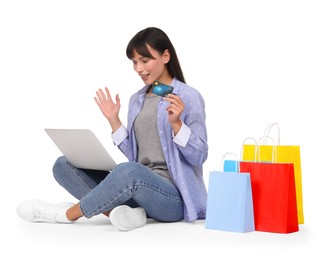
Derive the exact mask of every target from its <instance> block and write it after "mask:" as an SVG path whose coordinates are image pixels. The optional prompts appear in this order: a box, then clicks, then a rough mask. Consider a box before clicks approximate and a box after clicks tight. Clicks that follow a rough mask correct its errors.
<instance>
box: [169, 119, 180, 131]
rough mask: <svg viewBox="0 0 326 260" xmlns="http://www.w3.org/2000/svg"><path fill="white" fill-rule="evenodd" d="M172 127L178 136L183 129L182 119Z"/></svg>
mask: <svg viewBox="0 0 326 260" xmlns="http://www.w3.org/2000/svg"><path fill="white" fill-rule="evenodd" d="M171 126H172V129H173V133H174V135H177V134H178V132H179V130H180V129H181V126H182V121H181V119H179V120H178V121H176V122H174V123H172V124H171Z"/></svg>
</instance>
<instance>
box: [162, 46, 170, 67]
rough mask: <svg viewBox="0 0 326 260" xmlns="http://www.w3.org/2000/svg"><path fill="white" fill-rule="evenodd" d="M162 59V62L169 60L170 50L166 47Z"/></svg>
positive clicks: (165, 62)
mask: <svg viewBox="0 0 326 260" xmlns="http://www.w3.org/2000/svg"><path fill="white" fill-rule="evenodd" d="M163 61H164V64H167V63H168V62H169V61H170V52H169V50H168V49H166V50H165V51H164V52H163Z"/></svg>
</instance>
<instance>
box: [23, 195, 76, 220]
mask: <svg viewBox="0 0 326 260" xmlns="http://www.w3.org/2000/svg"><path fill="white" fill-rule="evenodd" d="M73 205H74V203H49V202H45V201H41V200H28V201H25V202H23V203H21V204H20V205H19V206H18V207H17V214H18V215H19V216H20V217H21V218H22V219H24V220H26V221H30V222H47V223H72V222H73V221H70V220H69V219H67V217H66V211H67V209H69V208H70V207H72V206H73Z"/></svg>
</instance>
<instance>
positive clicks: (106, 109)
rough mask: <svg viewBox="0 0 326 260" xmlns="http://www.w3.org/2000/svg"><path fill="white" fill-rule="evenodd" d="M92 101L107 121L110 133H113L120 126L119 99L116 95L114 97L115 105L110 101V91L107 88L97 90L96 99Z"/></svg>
mask: <svg viewBox="0 0 326 260" xmlns="http://www.w3.org/2000/svg"><path fill="white" fill-rule="evenodd" d="M94 100H95V102H96V104H97V105H98V107H99V108H100V109H101V111H102V113H103V115H104V116H105V117H106V118H107V120H108V121H109V123H110V125H111V127H112V131H113V132H114V131H115V130H117V129H118V128H119V127H120V126H121V121H120V119H119V111H120V98H119V95H118V94H117V95H116V96H115V103H114V102H113V100H112V97H111V94H110V91H109V89H108V88H107V87H105V89H104V90H102V89H99V90H98V91H96V97H94Z"/></svg>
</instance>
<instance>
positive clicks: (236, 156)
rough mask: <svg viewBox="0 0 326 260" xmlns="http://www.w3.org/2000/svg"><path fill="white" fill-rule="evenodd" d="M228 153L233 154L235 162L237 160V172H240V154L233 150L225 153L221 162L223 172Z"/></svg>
mask: <svg viewBox="0 0 326 260" xmlns="http://www.w3.org/2000/svg"><path fill="white" fill-rule="evenodd" d="M228 155H232V156H233V157H234V158H235V162H236V168H235V172H239V170H240V167H239V164H240V162H239V158H238V155H237V154H236V153H233V152H227V153H225V154H224V155H223V156H222V159H221V164H220V165H221V166H220V171H221V172H223V169H224V161H225V157H227V156H228Z"/></svg>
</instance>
